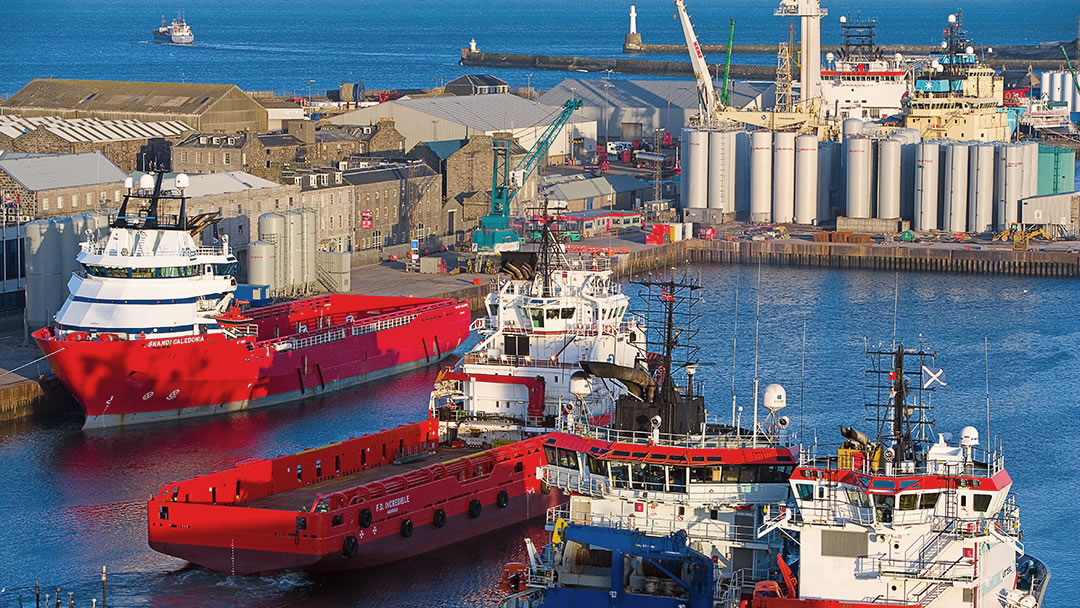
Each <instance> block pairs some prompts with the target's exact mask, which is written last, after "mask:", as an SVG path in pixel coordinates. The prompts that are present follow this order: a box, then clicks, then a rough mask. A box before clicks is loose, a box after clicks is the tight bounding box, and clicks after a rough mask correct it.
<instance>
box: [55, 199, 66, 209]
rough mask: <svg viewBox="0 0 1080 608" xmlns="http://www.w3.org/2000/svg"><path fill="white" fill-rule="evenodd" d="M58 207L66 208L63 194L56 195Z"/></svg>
mask: <svg viewBox="0 0 1080 608" xmlns="http://www.w3.org/2000/svg"><path fill="white" fill-rule="evenodd" d="M56 208H57V209H63V208H64V197H62V196H58V197H56Z"/></svg>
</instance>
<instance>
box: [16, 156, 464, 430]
mask: <svg viewBox="0 0 1080 608" xmlns="http://www.w3.org/2000/svg"><path fill="white" fill-rule="evenodd" d="M163 178H164V173H163V172H158V173H157V175H156V178H155V176H154V175H151V174H144V175H143V176H142V177H140V179H139V183H138V187H135V186H136V184H135V183H134V181H133V180H132V179H131V178H128V183H127V184H126V186H127V194H126V195H125V197H124V202H123V203H122V204H121V206H120V210H119V215H118V216H117V218H116V220H115V221H114V222H113V223H112V225H111V227H110V230H109V234H108V236H106V237H105V238H103V239H102V240H100V241H94V240H92V239H89V238H88V240H87V241H86V242H84V243H82V250H81V251H80V252H79V254H78V256H77V259H78V261H79V262H80V264H81V265H82V267H83V269H84V272H82V273H78V274H76V275H74V276H72V277H71V280H70V282H69V283H68V289H69V291H70V295H69V296H68V299H67V301H66V302H65V303H64V305H63V307H62V308H61V309H60V311H59V312H58V313H57V314H56V324H55V325H53V326H51V327H45V328H42V329H40V330H38V331H36V332H34V334H33V337H34V340H35V341H36V342H37V345H38V347H39V348H40V349H41V351H42V353H43V354H44V355H45V357H46V358H47V359H48V361H49V365H50V366H51V367H52V370H53V373H55V374H56V376H57V378H59V379H60V381H61V382H63V383H64V386H66V387H67V388H68V390H69V391H71V394H72V395H73V396H74V397H75V399H76V401H78V402H79V404H80V405H81V406H82V408H83V410H84V411H85V412H86V424H85V427H84V428H100V427H106V426H120V425H131V424H137V423H143V422H155V421H163V420H176V419H179V418H188V417H195V416H206V415H211V414H219V413H225V412H230V411H235V410H241V409H248V408H254V407H260V406H264V405H271V404H276V403H283V402H288V401H294V400H299V399H302V398H306V397H309V396H312V395H318V394H323V393H327V392H330V391H334V390H338V389H340V388H345V387H348V386H352V385H355V384H359V383H361V382H366V381H370V380H374V379H377V378H381V377H385V376H387V375H390V374H392V373H397V372H403V371H407V370H409V369H414V368H418V367H422V366H425V365H431V364H434V363H437V362H438V361H440V360H442V359H443V358H445V357H447V356H449V355H450V354H452V352H453V350H454V349H455V348H457V347H458V346H460V345H461V344H462V343H463V342H464V341H465V339H466V337H467V336H468V326H469V306H468V303H467V302H463V301H458V300H449V299H438V298H404V297H381V296H364V295H350V294H331V295H323V296H317V297H313V298H308V299H303V300H297V301H292V302H287V303H282V304H276V305H272V306H267V307H262V308H251V309H249V310H243V311H242V310H240V309H239V307H238V305H237V302H236V299H235V298H234V296H233V294H234V292H235V291H236V286H237V282H236V279H235V278H234V275H235V273H236V269H237V261H236V258H235V257H234V256H233V252H232V249H231V248H230V246H229V241H228V237H227V236H222V237H220V240H219V241H218V242H217V243H216V244H214V245H213V246H203V245H200V244H198V243H196V240H195V239H196V237H198V238H200V239H201V236H200V234H201V233H202V231H203V230H205V229H206V228H207V227H209V226H212V225H213V224H214V223H216V222H217V221H219V220H220V215H219V214H218V213H216V212H215V213H209V214H202V215H198V216H196V217H193V218H188V216H187V207H186V204H187V197H186V195H185V193H184V192H185V189H186V188H187V187H188V184H189V180H188V177H187V176H186V175H184V174H179V175H177V176H176V179H175V189H174V190H169V189H165V188H164V187H163V186H162V183H163ZM314 225H315V219H314V216H312V217H311V226H312V227H314Z"/></svg>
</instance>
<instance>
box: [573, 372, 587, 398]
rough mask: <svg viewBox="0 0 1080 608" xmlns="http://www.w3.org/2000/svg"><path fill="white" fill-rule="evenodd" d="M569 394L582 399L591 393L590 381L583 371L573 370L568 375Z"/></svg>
mask: <svg viewBox="0 0 1080 608" xmlns="http://www.w3.org/2000/svg"><path fill="white" fill-rule="evenodd" d="M570 394H571V395H573V396H575V397H577V398H578V399H584V398H585V397H588V396H589V395H591V394H592V382H590V381H589V375H588V374H586V373H585V372H574V374H573V375H572V376H570Z"/></svg>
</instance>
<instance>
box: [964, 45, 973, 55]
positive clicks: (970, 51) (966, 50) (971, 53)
mask: <svg viewBox="0 0 1080 608" xmlns="http://www.w3.org/2000/svg"><path fill="white" fill-rule="evenodd" d="M964 52H965V53H967V54H968V55H974V54H975V47H973V46H969V47H967V48H966V49H964Z"/></svg>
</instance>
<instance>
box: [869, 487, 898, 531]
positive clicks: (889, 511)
mask: <svg viewBox="0 0 1080 608" xmlns="http://www.w3.org/2000/svg"><path fill="white" fill-rule="evenodd" d="M894 508H896V496H893V495H892V494H878V495H876V496H874V516H875V518H876V519H877V521H878V522H879V523H883V524H891V523H892V521H893V509H894Z"/></svg>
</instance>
